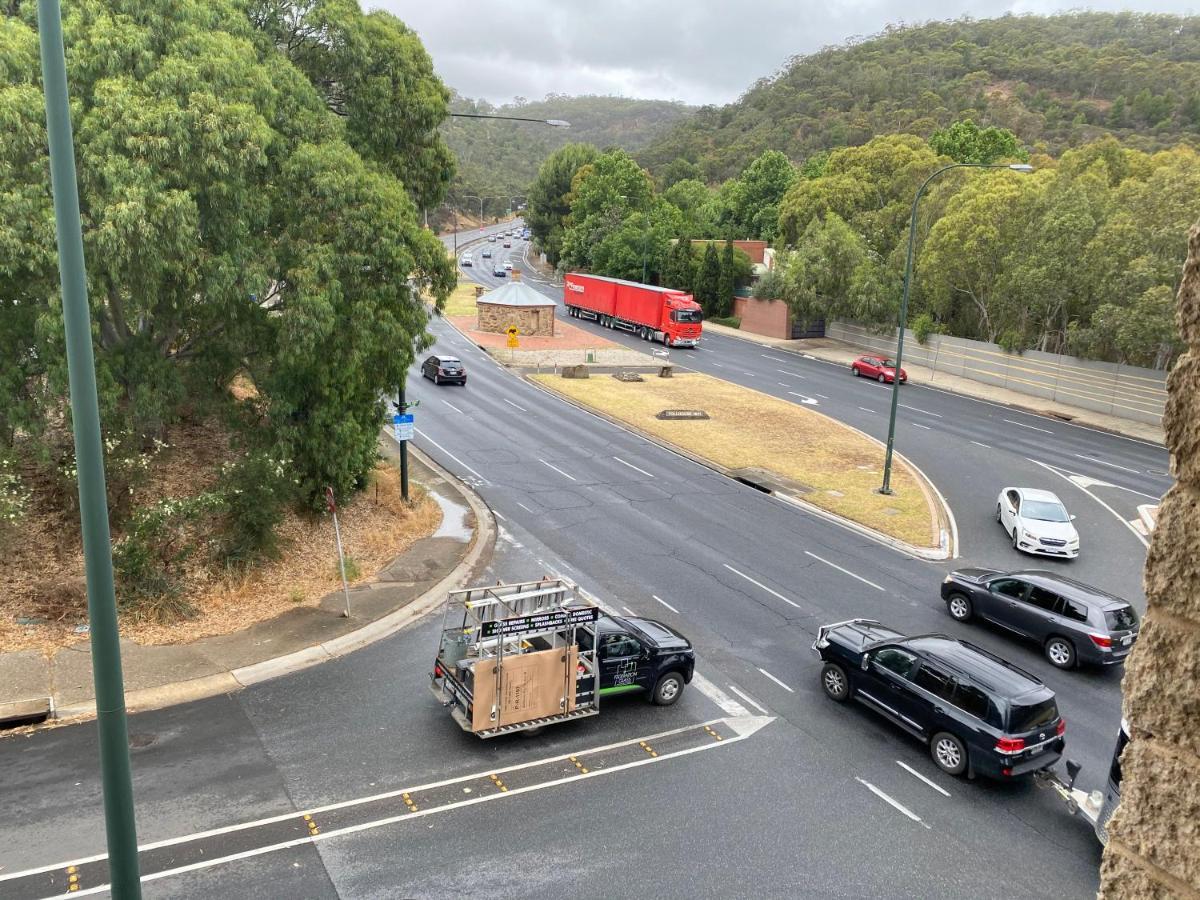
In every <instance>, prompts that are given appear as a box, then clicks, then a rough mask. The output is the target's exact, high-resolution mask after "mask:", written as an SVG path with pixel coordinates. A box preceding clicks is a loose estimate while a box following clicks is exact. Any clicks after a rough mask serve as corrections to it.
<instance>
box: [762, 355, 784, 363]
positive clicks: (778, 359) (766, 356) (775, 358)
mask: <svg viewBox="0 0 1200 900" xmlns="http://www.w3.org/2000/svg"><path fill="white" fill-rule="evenodd" d="M758 355H759V356H761V357H762V358H763V359H769V360H771V362H787V360H786V359H780V358H779V357H778V356H772V355H771V354H769V353H760V354H758Z"/></svg>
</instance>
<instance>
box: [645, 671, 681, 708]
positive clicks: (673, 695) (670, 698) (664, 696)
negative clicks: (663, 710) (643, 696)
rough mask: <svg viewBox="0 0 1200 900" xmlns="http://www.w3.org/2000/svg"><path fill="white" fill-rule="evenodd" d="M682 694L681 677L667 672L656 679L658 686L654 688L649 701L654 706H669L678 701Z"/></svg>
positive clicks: (675, 673) (676, 673)
mask: <svg viewBox="0 0 1200 900" xmlns="http://www.w3.org/2000/svg"><path fill="white" fill-rule="evenodd" d="M682 693H683V676H682V675H680V674H679V673H678V672H668V673H667V674H666V675H664V676H663V677H662V678H660V679H658V684H656V685H655V686H654V692H653V693H652V694H651V695H650V701H651V702H652V703H653V704H654V705H655V706H670V705H671V704H672V703H674V702H675V701H676V700H678V699H679V696H680V694H682Z"/></svg>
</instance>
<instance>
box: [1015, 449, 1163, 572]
mask: <svg viewBox="0 0 1200 900" xmlns="http://www.w3.org/2000/svg"><path fill="white" fill-rule="evenodd" d="M1025 458H1026V459H1028V460H1029V461H1030V462H1031V463H1033V464H1034V465H1036V466H1041V467H1042V468H1043V469H1046V470H1047V471H1050V472H1053V473H1054V474H1055V475H1057V476H1058V477H1059V478H1061V479H1062V480H1063V481H1066V482H1068V483H1070V484H1073V485H1075V487H1077V488H1079V490H1081V491H1083V492H1084V493H1085V494H1087V495H1088V496H1089V497H1091V498H1092V499H1093V500H1095V501H1096V502H1097V503H1099V504H1100V505H1101V506H1103V507H1104V508H1105V509H1107V510H1108V511H1109V512H1110V513H1112V514H1113V515H1114V516H1116V517H1117V521H1119V522H1120V523H1121V524H1122V525H1124V526H1125V527H1126V528H1128V529H1129V531H1130V533H1131V534H1132V535H1133V536H1134V537H1135V538H1137V539H1138V540H1139V541H1141V542H1142V546H1143V547H1145V548H1146V549H1147V550H1149V549H1150V542H1149V541H1148V540H1146V538H1145V537H1144V536H1143V535H1142V534H1141V533H1140V532H1139V531H1138V530H1137V529H1136V528H1134V527H1133V526H1132V525H1130V524H1129V520H1128V519H1126V518H1125V517H1124V516H1123V515H1121V514H1120V513H1119V512H1117V511H1116V510H1115V509H1113V508H1112V507H1111V506H1109V505H1108V504H1107V503H1105V502H1104V501H1103V500H1101V499H1100V498H1099V497H1097V496H1096V495H1095V494H1093V493H1092V492H1091V491H1089V490H1088V489H1087V488H1085V487H1084V486H1083V485H1082V484H1080V483H1079V482H1078V481H1075V480H1074V479H1073V478H1070V477H1068V476H1066V475H1064V474H1063V473H1062V472H1060V471H1058V469H1056V468H1054V467H1053V466H1048V465H1046V464H1045V463H1044V462H1038V461H1037V460H1036V459H1030V458H1029V457H1028V456H1027V457H1025Z"/></svg>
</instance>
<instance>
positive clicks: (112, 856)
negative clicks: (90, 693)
mask: <svg viewBox="0 0 1200 900" xmlns="http://www.w3.org/2000/svg"><path fill="white" fill-rule="evenodd" d="M38 35H39V38H40V40H41V52H42V84H43V86H44V89H45V94H46V132H47V136H48V138H49V143H50V185H51V189H52V191H53V193H54V225H55V232H56V235H57V239H58V273H59V277H60V278H61V280H62V310H63V326H64V329H65V331H66V343H67V371H68V380H69V382H70V387H71V424H72V428H73V430H74V434H75V461H76V466H77V471H78V473H79V512H80V526H81V531H82V534H83V557H84V567H85V570H86V572H87V595H88V624H89V626H90V627H89V632H90V634H91V645H92V678H93V680H94V684H95V688H96V724H97V729H98V731H99V738H100V779H101V784H102V786H103V791H104V827H105V832H106V837H107V841H108V873H109V881H110V882H111V884H112V895H113V897H116V898H118V900H137V898H140V897H141V895H142V885H141V877H140V874H139V872H138V850H137V825H136V822H135V819H134V810H133V778H132V774H131V772H130V765H129V731H128V725H127V723H126V719H125V686H124V679H123V677H122V674H121V645H120V643H119V636H118V632H117V604H116V596H115V592H114V589H113V567H112V538H111V535H110V534H109V530H108V499H107V496H106V494H105V487H104V455H103V453H102V451H101V444H100V405H99V399H98V397H97V394H96V362H95V358H94V357H93V355H92V327H91V326H92V323H91V314H90V311H89V309H88V296H87V269H86V265H85V261H84V258H83V229H82V226H81V224H80V221H81V220H80V215H79V183H78V180H77V176H76V172H75V148H74V143H73V138H72V134H71V111H70V105H69V102H68V99H67V67H66V57H65V55H64V52H63V36H62V12H61V10H60V8H59V4H58V0H38Z"/></svg>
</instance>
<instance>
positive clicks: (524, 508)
mask: <svg viewBox="0 0 1200 900" xmlns="http://www.w3.org/2000/svg"><path fill="white" fill-rule="evenodd" d="M517 506H519V507H521V509H523V510H525V512H528V513H531V512H533V510H532V509H530V508H529V507H528V506H526V505H525V504H524V503H522V502H521V501H520V500H518V501H517Z"/></svg>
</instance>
